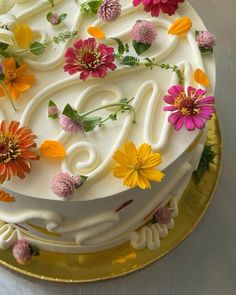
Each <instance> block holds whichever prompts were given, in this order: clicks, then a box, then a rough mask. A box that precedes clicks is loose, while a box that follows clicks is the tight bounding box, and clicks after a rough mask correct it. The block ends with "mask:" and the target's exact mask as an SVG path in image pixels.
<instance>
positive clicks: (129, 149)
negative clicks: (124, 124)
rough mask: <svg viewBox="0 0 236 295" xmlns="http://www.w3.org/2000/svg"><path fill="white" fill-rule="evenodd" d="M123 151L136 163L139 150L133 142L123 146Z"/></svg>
mask: <svg viewBox="0 0 236 295" xmlns="http://www.w3.org/2000/svg"><path fill="white" fill-rule="evenodd" d="M123 150H124V153H125V154H126V156H127V157H128V158H129V160H130V161H131V162H132V161H135V160H136V158H137V149H136V146H135V144H134V143H133V142H127V143H125V144H124V145H123Z"/></svg>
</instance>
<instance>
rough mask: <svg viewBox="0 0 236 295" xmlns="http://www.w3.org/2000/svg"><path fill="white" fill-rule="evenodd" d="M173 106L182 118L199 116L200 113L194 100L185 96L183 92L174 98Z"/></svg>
mask: <svg viewBox="0 0 236 295" xmlns="http://www.w3.org/2000/svg"><path fill="white" fill-rule="evenodd" d="M174 106H176V107H177V108H178V109H179V111H180V112H181V113H182V115H184V116H190V115H193V114H199V111H200V109H199V108H198V107H197V103H196V101H195V100H194V98H193V97H191V96H186V95H185V93H184V92H181V93H180V94H179V96H178V97H177V98H176V100H175V103H174Z"/></svg>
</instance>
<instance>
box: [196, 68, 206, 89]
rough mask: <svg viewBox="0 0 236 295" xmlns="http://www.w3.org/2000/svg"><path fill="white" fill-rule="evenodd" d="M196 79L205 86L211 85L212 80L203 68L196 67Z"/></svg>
mask: <svg viewBox="0 0 236 295" xmlns="http://www.w3.org/2000/svg"><path fill="white" fill-rule="evenodd" d="M194 80H195V81H196V82H197V83H198V84H201V85H203V86H209V85H210V81H209V79H208V76H207V74H206V73H204V72H203V71H202V70H201V69H196V71H195V72H194Z"/></svg>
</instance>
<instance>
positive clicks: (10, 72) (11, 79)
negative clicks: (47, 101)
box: [0, 57, 36, 99]
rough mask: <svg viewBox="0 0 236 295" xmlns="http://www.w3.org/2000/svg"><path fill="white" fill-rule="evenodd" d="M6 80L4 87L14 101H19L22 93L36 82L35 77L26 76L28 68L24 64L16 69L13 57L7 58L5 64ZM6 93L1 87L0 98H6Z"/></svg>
mask: <svg viewBox="0 0 236 295" xmlns="http://www.w3.org/2000/svg"><path fill="white" fill-rule="evenodd" d="M3 66H4V75H5V77H4V78H5V79H4V80H3V83H4V86H5V88H6V89H7V91H8V93H9V95H10V97H11V98H12V99H18V98H19V97H20V95H21V93H22V92H25V91H26V90H28V89H29V88H31V86H32V85H33V83H34V82H35V81H36V79H35V77H34V76H33V75H28V74H26V72H27V70H28V66H27V65H26V64H22V65H21V66H20V67H18V68H17V67H16V61H15V60H14V58H13V57H10V58H6V59H5V60H4V62H3ZM5 95H6V92H5V90H4V89H3V87H2V86H1V85H0V96H5Z"/></svg>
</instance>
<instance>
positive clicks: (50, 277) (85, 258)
mask: <svg viewBox="0 0 236 295" xmlns="http://www.w3.org/2000/svg"><path fill="white" fill-rule="evenodd" d="M207 144H209V145H211V146H212V150H213V151H214V153H215V158H214V163H212V164H211V165H210V170H209V171H208V172H206V173H205V175H204V177H203V178H202V179H201V181H200V183H199V184H198V185H196V184H195V183H194V181H193V178H192V179H191V181H190V183H189V185H188V187H187V189H186V190H185V192H184V194H183V196H182V198H181V200H180V203H179V212H180V213H179V216H177V217H176V218H175V227H174V230H171V231H170V233H169V235H168V237H167V238H165V239H162V240H161V246H160V248H159V249H158V250H156V251H150V250H148V249H144V250H135V249H133V248H132V247H131V246H130V243H128V242H127V243H125V244H123V245H121V246H118V247H115V248H112V249H109V250H105V251H102V252H98V253H90V254H63V253H53V252H47V251H40V256H38V257H34V258H33V261H32V262H31V264H29V265H26V266H21V265H19V264H18V263H17V262H16V261H15V259H14V258H13V256H12V254H11V251H10V250H9V249H8V250H0V265H2V266H4V267H6V268H8V269H10V270H13V271H15V272H18V273H20V274H23V275H26V276H29V277H34V278H37V279H40V280H44V281H52V282H61V283H83V282H95V281H101V280H106V279H112V278H115V277H120V276H123V275H126V274H129V273H132V272H134V271H137V270H141V269H143V268H145V267H147V266H148V265H150V264H151V263H154V262H156V261H157V260H158V259H160V258H162V257H163V256H165V255H166V254H168V253H169V252H171V251H172V250H174V249H175V248H176V247H177V246H178V245H179V244H180V243H181V242H183V241H184V240H185V239H186V238H187V237H188V236H189V235H190V234H191V233H192V232H193V231H194V229H195V228H196V227H197V225H198V224H199V222H200V221H201V219H202V218H203V216H204V214H205V212H206V210H207V208H208V206H209V205H210V203H211V200H212V198H213V194H214V190H215V187H216V185H217V182H218V177H219V174H220V168H221V152H222V140H221V131H220V124H219V120H218V117H217V116H214V117H213V118H212V120H211V121H210V122H209V130H208V138H207Z"/></svg>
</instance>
